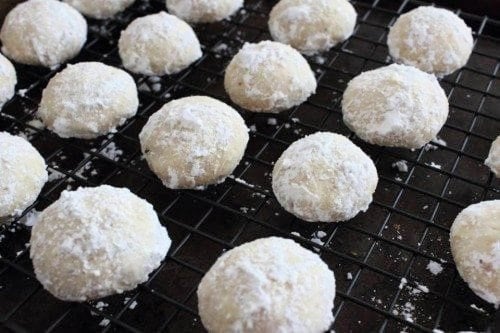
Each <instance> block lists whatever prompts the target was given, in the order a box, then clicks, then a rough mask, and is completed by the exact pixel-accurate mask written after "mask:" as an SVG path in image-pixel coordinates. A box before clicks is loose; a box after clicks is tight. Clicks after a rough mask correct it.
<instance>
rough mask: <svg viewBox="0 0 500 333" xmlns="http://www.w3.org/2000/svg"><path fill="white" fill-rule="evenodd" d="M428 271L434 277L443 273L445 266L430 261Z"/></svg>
mask: <svg viewBox="0 0 500 333" xmlns="http://www.w3.org/2000/svg"><path fill="white" fill-rule="evenodd" d="M427 269H428V270H429V272H431V273H432V274H434V275H438V274H440V273H441V272H442V271H443V266H441V264H440V263H438V262H435V261H433V260H430V261H429V263H428V264H427Z"/></svg>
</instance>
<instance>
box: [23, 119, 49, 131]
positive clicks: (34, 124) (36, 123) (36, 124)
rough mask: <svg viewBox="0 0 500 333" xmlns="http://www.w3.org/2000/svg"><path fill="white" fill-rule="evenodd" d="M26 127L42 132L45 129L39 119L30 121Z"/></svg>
mask: <svg viewBox="0 0 500 333" xmlns="http://www.w3.org/2000/svg"><path fill="white" fill-rule="evenodd" d="M26 124H27V125H29V126H31V127H34V128H37V129H39V130H42V129H44V128H45V125H44V124H43V123H42V122H41V121H40V120H39V119H32V120H30V121H28V122H27V123H26Z"/></svg>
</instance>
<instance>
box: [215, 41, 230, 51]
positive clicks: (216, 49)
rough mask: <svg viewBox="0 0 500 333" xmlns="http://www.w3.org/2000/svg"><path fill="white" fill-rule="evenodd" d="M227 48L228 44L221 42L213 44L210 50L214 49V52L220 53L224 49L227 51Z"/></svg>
mask: <svg viewBox="0 0 500 333" xmlns="http://www.w3.org/2000/svg"><path fill="white" fill-rule="evenodd" d="M228 48H229V46H227V44H226V43H221V44H219V45H217V46H215V47H214V48H213V49H212V51H214V52H215V53H222V52H224V51H227V49H228Z"/></svg>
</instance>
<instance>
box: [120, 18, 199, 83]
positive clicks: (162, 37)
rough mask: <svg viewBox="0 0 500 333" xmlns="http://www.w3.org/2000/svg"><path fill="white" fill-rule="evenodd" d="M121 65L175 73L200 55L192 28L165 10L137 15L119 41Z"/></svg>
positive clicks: (139, 71) (140, 71) (149, 72)
mask: <svg viewBox="0 0 500 333" xmlns="http://www.w3.org/2000/svg"><path fill="white" fill-rule="evenodd" d="M118 48H119V53H120V58H121V59H122V62H123V66H125V68H126V69H128V70H129V71H131V72H134V73H137V74H145V75H165V74H175V73H177V72H180V71H181V70H183V69H185V68H186V67H188V66H189V65H191V64H192V63H193V62H195V61H196V60H198V59H199V58H201V56H202V52H201V46H200V42H199V41H198V37H196V34H195V33H194V31H193V29H192V28H191V27H190V26H189V25H188V24H187V23H186V22H184V21H182V20H179V19H178V18H177V17H175V16H173V15H169V14H167V13H165V12H160V13H157V14H151V15H147V16H144V17H139V18H137V19H135V20H134V21H132V23H130V24H129V26H128V27H127V28H126V29H125V30H124V31H122V33H121V36H120V40H119V41H118Z"/></svg>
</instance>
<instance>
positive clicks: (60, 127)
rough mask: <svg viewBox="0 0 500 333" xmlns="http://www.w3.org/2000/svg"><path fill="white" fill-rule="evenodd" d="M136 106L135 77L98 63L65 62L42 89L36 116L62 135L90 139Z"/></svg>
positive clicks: (110, 129) (130, 113)
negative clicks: (74, 63)
mask: <svg viewBox="0 0 500 333" xmlns="http://www.w3.org/2000/svg"><path fill="white" fill-rule="evenodd" d="M138 106H139V99H138V97H137V87H136V85H135V81H134V79H133V78H132V77H131V76H130V75H129V74H128V73H127V72H125V71H123V70H121V69H118V68H115V67H112V66H108V65H105V64H102V63H99V62H80V63H78V64H76V65H68V67H66V68H65V69H64V70H63V71H61V72H59V73H58V74H57V75H55V76H54V77H53V78H52V79H51V80H50V81H49V84H48V85H47V87H46V88H45V89H44V90H43V94H42V100H41V102H40V107H39V109H38V115H39V116H40V118H41V119H42V121H43V123H44V124H45V126H47V128H49V129H50V130H52V131H54V132H55V133H56V134H57V135H59V136H60V137H63V138H82V139H93V138H96V137H98V136H101V135H104V134H107V133H110V132H113V131H115V130H116V127H117V126H120V125H122V124H123V123H124V122H125V121H126V120H127V119H128V118H130V117H132V116H134V115H135V114H136V112H137V108H138Z"/></svg>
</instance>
